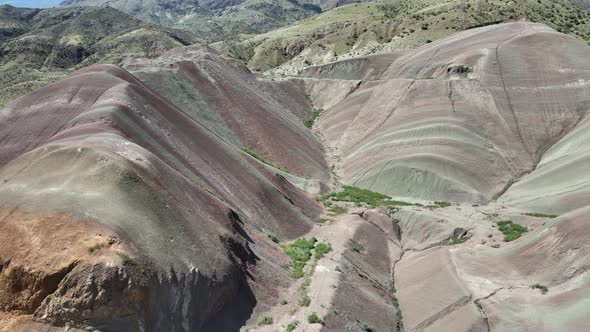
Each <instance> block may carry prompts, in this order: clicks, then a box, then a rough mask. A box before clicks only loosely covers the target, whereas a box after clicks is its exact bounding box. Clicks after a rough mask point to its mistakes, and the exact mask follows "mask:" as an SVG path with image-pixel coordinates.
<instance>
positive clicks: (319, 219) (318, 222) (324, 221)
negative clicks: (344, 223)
mask: <svg viewBox="0 0 590 332" xmlns="http://www.w3.org/2000/svg"><path fill="white" fill-rule="evenodd" d="M328 221H330V219H326V218H317V219H316V220H314V222H315V223H316V224H324V223H326V222H328Z"/></svg>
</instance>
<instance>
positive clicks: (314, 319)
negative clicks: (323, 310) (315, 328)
mask: <svg viewBox="0 0 590 332" xmlns="http://www.w3.org/2000/svg"><path fill="white" fill-rule="evenodd" d="M307 322H309V323H310V324H323V322H322V320H321V319H320V318H319V317H318V315H317V314H316V313H315V312H314V313H312V314H311V315H309V316H307Z"/></svg>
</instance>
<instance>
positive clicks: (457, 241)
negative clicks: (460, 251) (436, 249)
mask: <svg viewBox="0 0 590 332" xmlns="http://www.w3.org/2000/svg"><path fill="white" fill-rule="evenodd" d="M470 238H471V236H467V235H466V236H463V237H460V238H458V239H453V240H450V241H449V245H450V246H454V245H457V244H461V243H465V242H467V240H469V239H470Z"/></svg>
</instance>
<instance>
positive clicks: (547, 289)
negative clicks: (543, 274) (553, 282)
mask: <svg viewBox="0 0 590 332" xmlns="http://www.w3.org/2000/svg"><path fill="white" fill-rule="evenodd" d="M531 288H532V289H538V290H540V291H541V294H547V292H548V291H549V288H547V286H545V285H541V284H534V285H532V286H531Z"/></svg>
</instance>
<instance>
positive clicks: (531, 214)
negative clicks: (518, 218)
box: [524, 212, 559, 219]
mask: <svg viewBox="0 0 590 332" xmlns="http://www.w3.org/2000/svg"><path fill="white" fill-rule="evenodd" d="M524 215H525V216H529V217H537V218H551V219H553V218H557V217H559V216H558V215H556V214H545V213H535V212H528V213H525V214H524Z"/></svg>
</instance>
